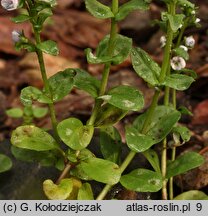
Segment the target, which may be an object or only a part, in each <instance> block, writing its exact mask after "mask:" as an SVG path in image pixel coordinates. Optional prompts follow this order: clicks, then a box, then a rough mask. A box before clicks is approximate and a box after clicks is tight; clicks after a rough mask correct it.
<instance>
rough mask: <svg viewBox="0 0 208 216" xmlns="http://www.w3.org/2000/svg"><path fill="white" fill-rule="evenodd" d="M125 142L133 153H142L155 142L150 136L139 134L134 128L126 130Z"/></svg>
mask: <svg viewBox="0 0 208 216" xmlns="http://www.w3.org/2000/svg"><path fill="white" fill-rule="evenodd" d="M126 142H127V145H128V147H129V148H130V149H131V150H132V151H134V152H144V151H146V150H147V149H149V148H150V147H151V146H152V145H153V144H155V141H154V140H153V139H152V138H151V137H150V136H147V135H144V134H141V133H139V132H138V130H137V129H136V128H134V127H127V128H126Z"/></svg>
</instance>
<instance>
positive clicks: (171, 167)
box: [166, 152, 204, 178]
mask: <svg viewBox="0 0 208 216" xmlns="http://www.w3.org/2000/svg"><path fill="white" fill-rule="evenodd" d="M203 163H204V158H203V156H201V155H200V154H198V153H196V152H187V153H184V154H183V155H181V156H179V157H178V158H177V159H176V160H175V161H171V162H169V163H168V166H167V176H166V177H167V178H170V177H173V176H176V175H179V174H182V173H185V172H187V171H188V170H191V169H194V168H196V167H198V166H200V165H201V164H203Z"/></svg>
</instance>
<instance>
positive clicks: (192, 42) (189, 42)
mask: <svg viewBox="0 0 208 216" xmlns="http://www.w3.org/2000/svg"><path fill="white" fill-rule="evenodd" d="M185 45H186V46H187V47H188V48H193V47H194V45H195V39H194V37H193V36H189V37H186V38H185Z"/></svg>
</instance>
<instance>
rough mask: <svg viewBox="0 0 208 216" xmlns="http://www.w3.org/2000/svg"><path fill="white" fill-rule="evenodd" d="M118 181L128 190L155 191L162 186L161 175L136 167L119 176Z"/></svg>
mask: <svg viewBox="0 0 208 216" xmlns="http://www.w3.org/2000/svg"><path fill="white" fill-rule="evenodd" d="M120 183H121V184H122V185H123V186H124V187H125V188H127V189H128V190H133V191H137V192H157V191H159V190H160V189H161V188H162V175H161V174H160V173H157V172H154V171H151V170H147V169H136V170H134V171H132V172H130V173H129V174H127V175H123V176H121V180H120Z"/></svg>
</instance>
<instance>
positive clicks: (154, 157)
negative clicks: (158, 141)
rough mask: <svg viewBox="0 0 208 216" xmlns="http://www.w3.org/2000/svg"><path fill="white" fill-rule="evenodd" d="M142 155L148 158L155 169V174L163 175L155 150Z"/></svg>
mask: <svg viewBox="0 0 208 216" xmlns="http://www.w3.org/2000/svg"><path fill="white" fill-rule="evenodd" d="M142 154H143V155H144V156H145V157H146V158H147V160H148V161H149V163H150V164H151V165H152V167H153V168H154V170H155V172H157V173H161V170H160V160H159V157H158V154H157V152H155V151H154V150H153V149H148V150H147V151H145V152H143V153H142Z"/></svg>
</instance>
